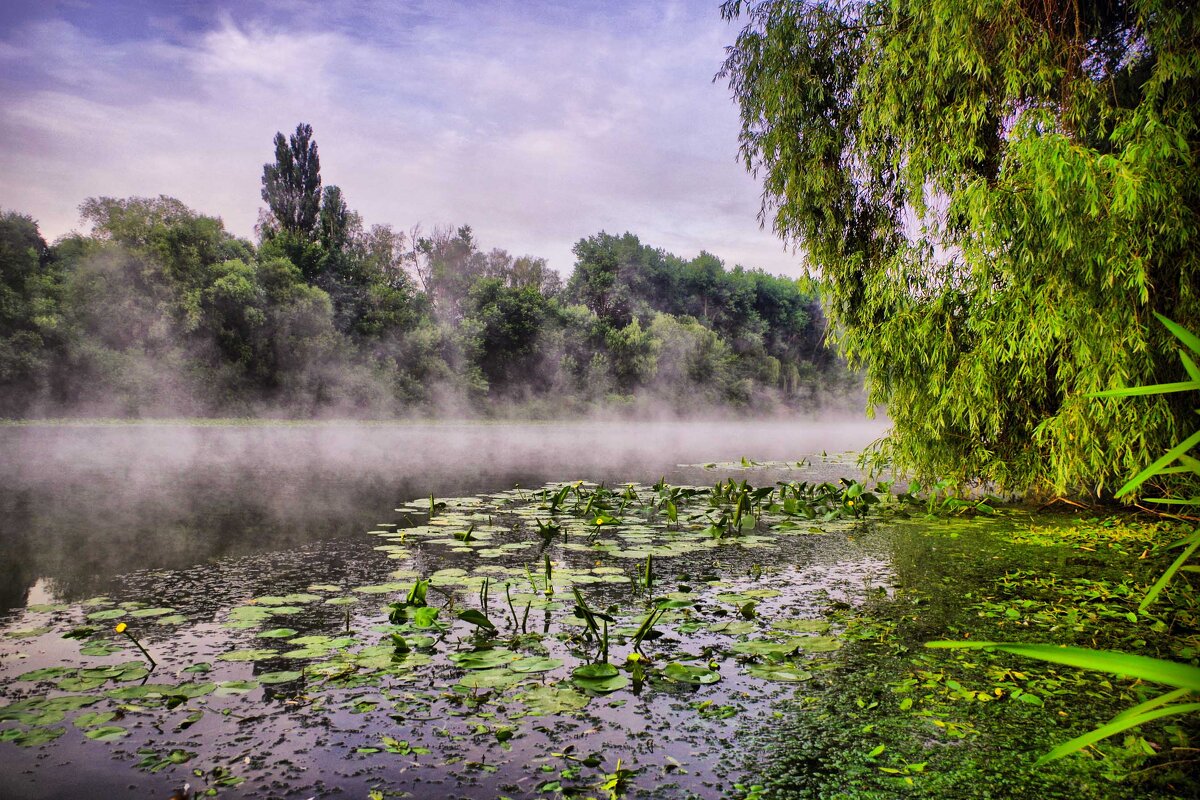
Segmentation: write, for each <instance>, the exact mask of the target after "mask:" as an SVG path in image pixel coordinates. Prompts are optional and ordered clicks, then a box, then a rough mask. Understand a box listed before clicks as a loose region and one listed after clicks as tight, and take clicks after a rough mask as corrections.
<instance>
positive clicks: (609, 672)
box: [571, 664, 629, 694]
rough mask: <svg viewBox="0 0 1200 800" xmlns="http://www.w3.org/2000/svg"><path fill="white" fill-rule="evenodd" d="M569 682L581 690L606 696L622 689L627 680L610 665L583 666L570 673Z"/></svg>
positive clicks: (627, 682)
mask: <svg viewBox="0 0 1200 800" xmlns="http://www.w3.org/2000/svg"><path fill="white" fill-rule="evenodd" d="M571 681H572V682H573V683H574V684H575V685H576V686H578V687H579V688H581V689H586V690H588V691H589V692H596V693H598V694H607V693H608V692H615V691H617V690H618V689H623V688H625V686H627V685H628V684H629V679H628V678H626V677H625V676H624V675H622V674H621V671H620V670H619V669H617V668H616V667H614V666H613V665H612V664H584V665H583V666H582V667H576V668H575V669H574V670H573V671H572V672H571Z"/></svg>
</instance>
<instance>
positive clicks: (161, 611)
mask: <svg viewBox="0 0 1200 800" xmlns="http://www.w3.org/2000/svg"><path fill="white" fill-rule="evenodd" d="M173 613H175V609H173V608H139V609H138V610H137V611H131V612H129V616H131V617H138V618H139V619H140V618H142V617H161V616H164V615H166V614H173Z"/></svg>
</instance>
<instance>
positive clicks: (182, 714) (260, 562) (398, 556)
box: [0, 481, 888, 798]
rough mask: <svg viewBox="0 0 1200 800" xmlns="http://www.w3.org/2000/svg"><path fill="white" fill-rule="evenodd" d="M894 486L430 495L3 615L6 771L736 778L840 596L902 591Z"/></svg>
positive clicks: (147, 777) (1, 718)
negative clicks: (883, 516) (865, 541)
mask: <svg viewBox="0 0 1200 800" xmlns="http://www.w3.org/2000/svg"><path fill="white" fill-rule="evenodd" d="M855 487H857V488H855ZM868 496H870V495H869V493H866V492H864V491H863V490H862V488H861V487H859V486H858V485H857V484H849V483H847V484H844V485H842V486H839V487H833V486H829V485H828V484H825V485H822V486H820V487H817V486H811V485H807V484H790V485H789V484H779V485H777V486H774V487H767V488H760V489H755V488H753V487H750V486H748V485H747V484H746V483H745V482H741V483H736V482H733V481H726V482H724V483H719V484H717V485H716V486H715V487H714V486H710V487H698V486H668V485H665V484H663V483H661V482H660V483H659V484H658V485H656V486H644V485H634V484H629V485H624V486H620V487H617V488H606V487H603V486H595V485H592V484H586V483H582V482H576V483H566V484H563V483H558V484H551V485H548V486H546V487H544V488H543V489H541V490H535V491H530V490H520V489H514V490H511V491H504V492H498V493H495V494H485V495H480V496H475V497H456V498H444V497H443V498H423V499H419V500H414V501H413V502H410V503H407V504H406V505H404V506H402V507H401V508H399V509H397V510H396V513H395V516H394V517H393V519H392V520H391V521H389V522H386V523H380V524H378V526H377V527H376V529H375V530H372V531H370V532H369V535H368V536H366V537H362V538H361V539H360V540H358V541H356V542H353V543H343V544H341V545H339V544H337V543H333V544H331V545H328V546H323V547H314V548H313V549H312V550H311V551H310V552H299V553H292V554H279V555H278V556H276V557H275V558H276V559H285V558H290V559H291V561H290V562H289V563H290V564H291V566H290V568H289V569H288V570H279V571H278V572H277V573H275V574H273V573H272V562H271V559H269V558H263V557H255V558H249V559H242V560H240V561H237V562H233V561H231V562H230V563H226V564H217V565H213V566H212V567H208V568H195V569H193V570H192V571H190V572H189V573H159V574H153V575H141V576H136V575H135V576H132V577H131V579H130V580H129V581H128V587H129V588H128V591H127V592H126V594H128V596H120V597H118V596H102V597H94V598H90V599H88V600H86V601H84V602H81V603H73V604H43V605H31V606H29V607H28V608H27V609H26V610H25V611H24V612H23V613H22V614H21V615H19V616H18V617H17V618H16V619H15V620H13V621H12V622H10V624H8V625H7V626H5V627H3V628H0V631H2V632H3V639H2V640H0V657H2V661H0V677H2V679H3V683H2V690H0V703H3V704H2V705H0V765H3V766H4V768H5V770H6V771H7V772H8V773H9V774H15V773H16V772H17V771H18V770H19V771H20V772H21V773H22V781H23V783H21V786H24V787H25V788H18V786H17V784H15V783H14V784H11V785H10V790H12V791H17V792H23V793H24V794H23V795H19V796H37V795H38V793H39V792H41V793H42V794H43V795H44V796H53V795H54V794H55V793H56V792H58V791H59V790H60V789H64V788H65V787H70V786H75V787H78V786H79V781H81V780H86V779H85V778H83V777H82V775H81V774H80V773H74V774H72V772H71V768H70V767H65V768H64V767H62V766H61V765H62V764H64V763H80V764H82V763H87V764H89V765H90V766H89V768H88V774H97V775H98V774H100V773H101V772H103V773H104V774H105V775H107V776H108V777H107V778H106V780H107V784H105V785H112V786H122V785H128V784H130V783H131V782H132V783H134V784H136V785H138V786H139V787H143V786H144V787H151V788H154V789H155V790H158V789H160V788H161V789H162V790H163V794H162V796H164V797H165V796H167V793H169V792H170V791H177V790H179V791H183V787H184V786H185V784H186V787H187V788H186V792H187V793H191V794H200V793H204V792H210V793H211V792H215V793H221V792H223V791H225V790H230V789H231V788H232V787H237V788H236V789H232V791H231V794H234V795H236V796H272V797H275V796H279V797H311V796H314V795H318V796H320V795H321V794H322V793H323V792H326V791H332V790H334V789H340V790H345V791H346V792H348V796H353V797H366V796H368V794H369V793H372V792H374V794H370V796H371V797H403V796H414V797H432V796H435V795H436V796H438V797H480V798H483V797H487V798H493V797H501V796H508V797H514V798H515V797H555V796H569V797H596V798H602V797H617V796H645V797H652V796H656V797H686V796H700V797H720V796H724V795H726V794H728V793H729V792H731V791H733V790H732V788H731V787H732V786H733V784H734V783H735V782H736V781H738V780H740V777H741V776H739V775H737V774H736V769H737V764H738V763H739V762H738V760H737V759H735V758H732V757H731V755H730V754H731V752H732V751H733V750H734V749H735V744H734V740H735V739H736V738H737V736H738V734H739V729H740V727H741V726H755V727H761V726H763V725H764V723H765V722H766V721H768V720H769V719H770V718H771V715H772V713H773V711H772V706H773V704H774V702H775V701H776V700H777V699H778V698H779V697H780V696H781V695H790V694H791V693H792V692H793V691H794V690H795V688H796V687H797V686H800V685H802V684H804V683H805V682H808V681H813V680H814V679H815V680H820V676H821V675H822V674H823V673H825V672H826V671H827V670H828V669H829V668H830V667H831V666H832V664H833V661H831V658H832V656H834V655H835V654H836V651H837V650H838V649H839V648H840V647H841V645H842V639H841V638H840V636H841V634H842V633H843V630H842V628H841V627H840V626H839V625H837V624H831V622H830V621H829V618H827V616H826V613H827V612H828V611H829V608H830V606H831V604H832V605H835V606H840V607H841V608H846V607H848V605H847V604H853V603H855V602H857V601H858V600H859V599H861V598H862V597H863V596H865V594H866V593H868V592H871V591H878V589H879V587H880V584H881V583H883V584H886V581H887V577H888V567H887V562H886V561H885V560H883V559H881V558H880V557H878V556H877V555H874V554H872V553H871V552H869V551H867V550H863V549H860V548H859V547H857V545H856V544H855V542H854V537H853V536H852V534H853V533H854V532H855V531H858V530H859V529H861V528H862V527H863V525H864V523H862V522H860V521H859V520H857V519H856V516H857V514H858V513H859V509H861V508H863V507H864V505H866V504H868V500H867V498H868ZM870 497H873V496H870ZM264 586H268V587H272V588H271V590H268V591H263V590H262V587H264ZM873 587H874V588H873ZM139 588H140V589H141V591H142V592H143V594H141V595H140V596H139V594H138V590H139ZM149 593H153V597H154V599H148V597H149ZM164 598H167V599H166V600H165V601H164ZM22 748H23V749H24V750H22ZM41 751H45V753H46V754H48V755H49V756H50V757H49V759H44V758H42V757H40V756H39V755H38V753H40V752H41ZM22 752H25V753H28V754H29V755H28V756H23V755H21V753H22ZM105 759H110V760H111V761H110V763H107V764H106V765H104V766H103V767H98V766H96V765H97V764H103V763H104V760H105ZM51 764H53V765H54V766H50V765H51ZM139 773H140V775H141V777H136V776H137V775H138V774H139ZM406 792H407V793H411V794H405V793H406ZM191 794H188V796H191Z"/></svg>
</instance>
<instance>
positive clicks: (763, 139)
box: [718, 0, 1200, 497]
mask: <svg viewBox="0 0 1200 800" xmlns="http://www.w3.org/2000/svg"><path fill="white" fill-rule="evenodd" d="M722 13H723V14H724V16H725V17H726V18H727V19H729V20H736V21H739V22H740V23H741V24H742V25H743V27H742V29H741V32H740V34H739V35H738V37H737V40H736V43H735V44H734V45H733V46H732V47H730V48H728V52H727V60H726V61H725V64H724V67H723V69H722V70H721V72H720V73H719V75H718V79H724V80H727V81H728V83H729V86H730V89H731V90H732V93H733V95H734V97H735V99H736V100H737V101H738V103H739V105H740V109H741V122H742V130H741V151H742V155H743V157H744V160H745V163H746V166H747V167H748V168H749V169H751V170H752V171H754V172H755V173H756V174H758V175H759V176H761V177H762V179H763V182H764V190H763V209H762V214H763V219H764V221H769V222H770V223H771V225H772V226H773V227H774V229H775V230H776V231H777V232H778V233H779V234H781V235H782V236H783V237H784V238H785V239H787V240H789V241H790V242H792V243H793V244H795V245H796V246H797V247H798V249H799V251H800V252H801V253H802V254H803V256H804V258H805V259H806V261H807V264H808V266H809V268H810V270H811V271H812V272H813V273H815V274H817V275H819V276H820V279H821V281H822V284H823V291H824V292H825V296H826V299H827V302H828V308H829V310H830V315H831V322H832V327H833V329H834V330H835V331H837V332H838V333H839V339H840V345H841V347H842V349H843V352H844V353H845V354H846V355H847V357H848V358H849V359H850V363H851V365H852V366H853V367H862V368H865V370H866V375H867V383H868V390H869V393H870V398H871V400H872V402H873V403H879V404H886V406H887V408H888V413H889V415H890V417H891V420H892V422H893V429H892V432H891V434H890V436H889V437H888V439H887V440H886V442H885V443H884V445H883V447H882V449H881V450H880V451H879V453H878V454H877V455H878V457H879V459H880V461H881V462H882V463H893V464H895V465H896V466H898V467H900V468H902V469H904V470H908V471H911V472H913V473H915V474H916V475H917V476H918V477H924V478H932V477H937V478H942V477H950V478H953V479H955V480H957V481H959V482H971V481H981V482H984V483H987V484H989V485H991V486H993V487H1000V488H1004V489H1011V490H1015V491H1024V490H1031V489H1032V490H1035V491H1042V492H1046V493H1051V494H1059V493H1076V494H1081V495H1091V496H1093V497H1095V496H1100V497H1106V496H1107V497H1111V494H1112V492H1113V490H1114V489H1115V488H1116V487H1117V486H1119V485H1120V483H1122V482H1123V481H1124V480H1125V478H1127V477H1128V476H1129V475H1132V474H1134V473H1135V472H1137V471H1138V470H1139V469H1140V468H1141V467H1142V466H1144V465H1145V464H1148V463H1150V462H1152V461H1154V460H1155V459H1156V458H1157V457H1158V456H1159V455H1161V454H1162V453H1163V452H1165V451H1167V450H1168V449H1169V448H1170V447H1171V446H1172V445H1174V444H1175V443H1176V442H1178V441H1179V440H1180V439H1182V438H1183V437H1184V436H1186V435H1187V433H1189V432H1190V431H1191V430H1192V429H1193V428H1194V426H1195V422H1196V419H1195V416H1194V415H1193V414H1192V413H1191V412H1192V407H1191V404H1190V402H1189V401H1190V398H1188V397H1186V396H1180V395H1165V396H1161V395H1160V396H1148V397H1140V398H1133V399H1121V400H1118V399H1110V398H1104V399H1098V398H1095V397H1092V396H1090V395H1091V394H1092V393H1095V392H1099V391H1104V390H1110V389H1115V388H1118V387H1122V386H1136V385H1142V384H1153V383H1171V382H1174V381H1179V380H1184V379H1186V376H1185V374H1184V368H1183V366H1182V365H1181V362H1180V360H1179V358H1178V355H1177V352H1176V345H1177V342H1176V340H1175V339H1174V338H1173V337H1172V336H1171V334H1170V333H1168V332H1167V330H1166V329H1165V328H1163V327H1162V326H1161V325H1159V324H1158V322H1157V321H1156V320H1155V317H1154V313H1158V314H1161V315H1163V316H1165V317H1166V318H1169V319H1171V320H1174V321H1175V322H1177V323H1179V324H1180V325H1182V326H1184V327H1185V328H1188V329H1191V330H1196V329H1197V327H1198V326H1200V298H1198V296H1197V295H1198V292H1200V251H1198V249H1197V246H1196V245H1197V235H1198V231H1200V219H1198V212H1200V174H1198V172H1197V158H1198V156H1200V117H1198V115H1200V91H1198V90H1200V55H1198V54H1200V7H1198V6H1197V4H1196V3H1189V2H1176V1H1175V0H1095V1H1093V2H1074V1H1073V2H1065V0H1049V1H1048V2H1043V0H1037V2H1032V1H1031V0H848V1H847V2H828V3H817V2H799V1H797V0H761V1H758V2H741V0H730V1H729V2H726V3H725V4H724V5H723V6H722Z"/></svg>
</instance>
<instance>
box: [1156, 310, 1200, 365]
mask: <svg viewBox="0 0 1200 800" xmlns="http://www.w3.org/2000/svg"><path fill="white" fill-rule="evenodd" d="M1154 316H1156V317H1158V321H1159V322H1161V323H1162V324H1163V325H1164V326H1166V328H1167V330H1169V331H1170V332H1171V333H1173V334H1175V338H1177V339H1178V340H1179V341H1181V342H1183V343H1184V345H1186V346H1187V347H1188V349H1190V350H1191V351H1192V352H1193V353H1195V354H1196V355H1200V336H1196V334H1194V333H1192V332H1191V331H1189V330H1188V329H1187V328H1185V327H1183V326H1182V325H1180V324H1179V323H1178V322H1175V321H1173V320H1170V319H1167V318H1166V317H1164V316H1163V315H1162V314H1160V313H1158V312H1157V311H1155V312H1154Z"/></svg>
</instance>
